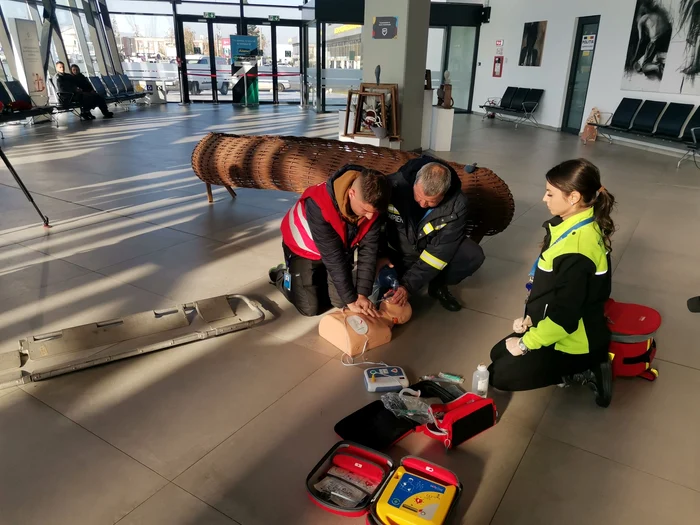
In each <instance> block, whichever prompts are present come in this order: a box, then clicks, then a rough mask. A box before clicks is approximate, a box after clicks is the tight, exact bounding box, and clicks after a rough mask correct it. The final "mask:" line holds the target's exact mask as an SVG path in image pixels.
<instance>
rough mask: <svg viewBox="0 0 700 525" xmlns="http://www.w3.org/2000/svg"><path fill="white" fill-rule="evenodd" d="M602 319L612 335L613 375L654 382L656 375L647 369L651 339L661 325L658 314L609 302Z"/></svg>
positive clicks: (652, 345)
mask: <svg viewBox="0 0 700 525" xmlns="http://www.w3.org/2000/svg"><path fill="white" fill-rule="evenodd" d="M605 317H606V319H607V320H608V328H610V331H611V332H612V340H611V343H610V358H611V360H612V368H613V375H614V376H615V377H642V378H644V379H647V380H648V381H654V380H655V379H656V378H657V377H658V375H659V372H658V370H656V368H654V367H652V366H651V365H652V362H653V361H654V357H655V356H656V341H655V339H654V336H655V335H656V331H657V330H658V329H659V327H660V326H661V314H660V313H659V312H657V311H656V310H654V309H653V308H650V307H648V306H642V305H639V304H628V303H618V302H617V301H614V300H613V299H609V300H608V302H607V303H606V304H605Z"/></svg>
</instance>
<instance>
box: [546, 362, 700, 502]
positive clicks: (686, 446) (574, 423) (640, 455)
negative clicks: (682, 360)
mask: <svg viewBox="0 0 700 525" xmlns="http://www.w3.org/2000/svg"><path fill="white" fill-rule="evenodd" d="M657 368H658V369H659V371H660V376H659V378H658V379H657V380H656V381H654V382H653V383H650V382H648V381H646V380H644V379H640V378H618V379H617V380H616V381H615V385H614V395H613V401H612V404H611V405H610V407H609V408H607V409H605V410H603V409H601V408H599V407H598V406H596V404H595V403H594V401H593V394H592V393H591V392H589V391H588V389H586V388H585V387H579V388H567V389H557V391H556V392H555V394H554V396H553V397H552V401H551V403H550V405H549V407H548V408H547V411H546V412H545V414H544V417H543V418H542V422H541V423H540V425H539V427H538V428H537V432H538V433H539V434H543V435H545V436H548V437H551V438H553V439H557V440H559V441H562V442H565V443H568V444H570V445H573V446H575V447H578V448H581V449H584V450H587V451H589V452H592V453H594V454H597V455H599V456H603V457H606V458H609V459H611V460H613V461H616V462H618V463H622V464H624V465H628V466H630V467H633V468H635V469H637V470H640V471H643V472H647V473H649V474H653V475H655V476H658V477H660V478H663V479H666V480H668V481H671V482H673V483H676V484H679V485H683V486H685V487H689V488H692V489H694V490H696V491H699V492H700V456H699V455H698V454H697V442H698V437H699V436H700V419H699V418H697V417H694V414H697V402H696V400H697V398H698V396H699V395H700V370H695V369H692V368H686V367H683V366H678V365H674V364H672V363H666V362H661V361H659V362H658V363H657Z"/></svg>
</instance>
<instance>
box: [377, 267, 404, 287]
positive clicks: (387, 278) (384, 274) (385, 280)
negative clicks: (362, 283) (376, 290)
mask: <svg viewBox="0 0 700 525" xmlns="http://www.w3.org/2000/svg"><path fill="white" fill-rule="evenodd" d="M377 280H378V282H379V287H380V288H384V289H389V290H394V291H396V290H398V289H399V286H400V283H399V275H398V274H397V273H396V270H395V269H394V268H391V267H389V266H385V267H384V268H382V269H381V270H379V276H378V278H377Z"/></svg>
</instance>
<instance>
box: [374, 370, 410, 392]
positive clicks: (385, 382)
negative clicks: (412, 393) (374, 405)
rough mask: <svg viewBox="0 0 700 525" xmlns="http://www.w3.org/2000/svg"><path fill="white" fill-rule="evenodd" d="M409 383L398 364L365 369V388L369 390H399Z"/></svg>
mask: <svg viewBox="0 0 700 525" xmlns="http://www.w3.org/2000/svg"><path fill="white" fill-rule="evenodd" d="M408 385H409V382H408V378H407V377H406V373H405V372H404V371H403V368H401V367H400V366H380V367H376V368H367V369H366V370H365V388H367V390H368V391H369V392H399V391H400V390H402V389H404V388H407V387H408Z"/></svg>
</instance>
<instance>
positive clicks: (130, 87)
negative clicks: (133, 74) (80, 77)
mask: <svg viewBox="0 0 700 525" xmlns="http://www.w3.org/2000/svg"><path fill="white" fill-rule="evenodd" d="M90 83H91V84H92V86H93V87H94V88H95V91H97V92H98V93H99V94H100V95H102V96H103V97H104V98H105V100H107V101H108V102H116V103H117V104H119V103H121V102H132V101H134V100H139V99H142V98H144V97H145V96H146V93H137V92H136V89H135V88H134V84H133V83H132V82H131V80H129V77H128V76H126V75H125V74H123V73H122V74H120V75H111V76H107V75H102V79H100V77H90Z"/></svg>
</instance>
